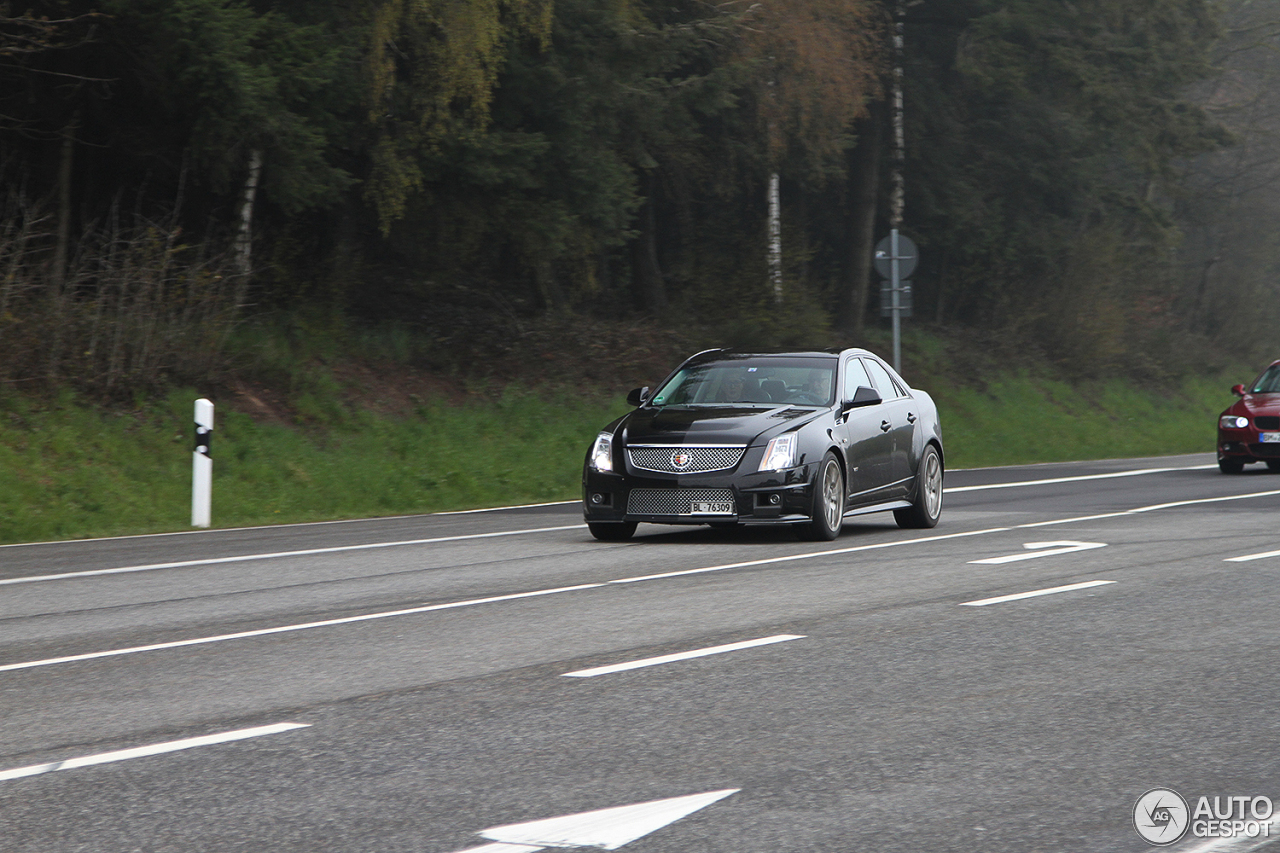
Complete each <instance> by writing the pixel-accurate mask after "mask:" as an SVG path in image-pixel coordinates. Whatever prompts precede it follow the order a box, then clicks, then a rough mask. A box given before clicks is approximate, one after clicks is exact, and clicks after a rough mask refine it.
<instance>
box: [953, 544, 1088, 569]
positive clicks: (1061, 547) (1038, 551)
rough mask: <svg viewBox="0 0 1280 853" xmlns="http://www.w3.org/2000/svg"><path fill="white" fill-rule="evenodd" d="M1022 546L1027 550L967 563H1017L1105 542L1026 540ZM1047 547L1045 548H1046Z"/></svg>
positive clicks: (1085, 549)
mask: <svg viewBox="0 0 1280 853" xmlns="http://www.w3.org/2000/svg"><path fill="white" fill-rule="evenodd" d="M1022 547H1023V548H1027V549H1029V550H1027V551H1025V552H1023V553H1021V554H1008V555H1006V556H1004V557H988V558H987V559H985V560H970V561H969V563H970V564H971V565H972V564H975V563H976V564H980V565H988V566H993V565H997V564H999V563H1017V562H1020V561H1022V560H1034V559H1036V558H1037V557H1052V556H1054V555H1055V554H1072V553H1074V552H1076V551H1088V550H1090V549H1093V548H1105V547H1107V543H1106V542H1071V541H1063V542H1026V543H1023V546H1022ZM1046 549H1047V550H1046Z"/></svg>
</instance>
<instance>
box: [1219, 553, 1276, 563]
mask: <svg viewBox="0 0 1280 853" xmlns="http://www.w3.org/2000/svg"><path fill="white" fill-rule="evenodd" d="M1269 557H1280V551H1263V552H1262V553H1261V554H1244V555H1242V556H1240V557H1227V559H1226V560H1224V561H1223V562H1226V563H1247V562H1249V561H1250V560H1265V559H1267V558H1269Z"/></svg>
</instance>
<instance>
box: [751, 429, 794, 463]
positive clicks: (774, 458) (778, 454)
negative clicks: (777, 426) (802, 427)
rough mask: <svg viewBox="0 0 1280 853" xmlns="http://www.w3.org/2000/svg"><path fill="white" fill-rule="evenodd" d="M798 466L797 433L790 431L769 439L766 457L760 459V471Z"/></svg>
mask: <svg viewBox="0 0 1280 853" xmlns="http://www.w3.org/2000/svg"><path fill="white" fill-rule="evenodd" d="M794 467H796V434H795V433H794V432H789V433H787V434H786V435H780V436H778V437H777V438H771V439H769V446H768V447H766V448H765V449H764V458H763V459H761V460H760V467H759V469H757V470H760V471H781V470H783V469H784V468H794Z"/></svg>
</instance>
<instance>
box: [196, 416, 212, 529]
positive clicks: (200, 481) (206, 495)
mask: <svg viewBox="0 0 1280 853" xmlns="http://www.w3.org/2000/svg"><path fill="white" fill-rule="evenodd" d="M212 439H213V403H212V402H211V401H209V400H206V399H205V398H203V397H201V398H200V399H199V400H196V446H195V450H194V451H193V452H192V454H191V526H192V527H208V526H209V522H210V517H211V511H210V507H211V504H212V492H213V457H212V456H210V455H209V443H210V441H211V440H212Z"/></svg>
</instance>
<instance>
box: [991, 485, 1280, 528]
mask: <svg viewBox="0 0 1280 853" xmlns="http://www.w3.org/2000/svg"><path fill="white" fill-rule="evenodd" d="M1274 495H1280V489H1271V490H1270V491H1266V492H1246V493H1244V494H1243V495H1223V496H1222V497H1219V498H1195V499H1193V500H1185V501H1171V502H1170V503H1164V504H1152V505H1151V506H1140V507H1136V508H1134V509H1122V510H1120V511H1118V512H1104V513H1102V514H1100V515H1081V516H1076V517H1075V518H1058V519H1054V520H1053V521H1033V522H1031V523H1029V524H1019V525H1016V527H1018V528H1027V527H1050V526H1052V525H1055V524H1075V523H1077V522H1081V521H1101V520H1104V519H1108V518H1124V517H1125V516H1126V515H1137V514H1138V513H1143V512H1156V511H1158V510H1162V509H1178V508H1179V507H1184V506H1197V505H1199V504H1215V503H1223V502H1225V501H1243V500H1248V499H1249V498H1268V497H1272V496H1274Z"/></svg>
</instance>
